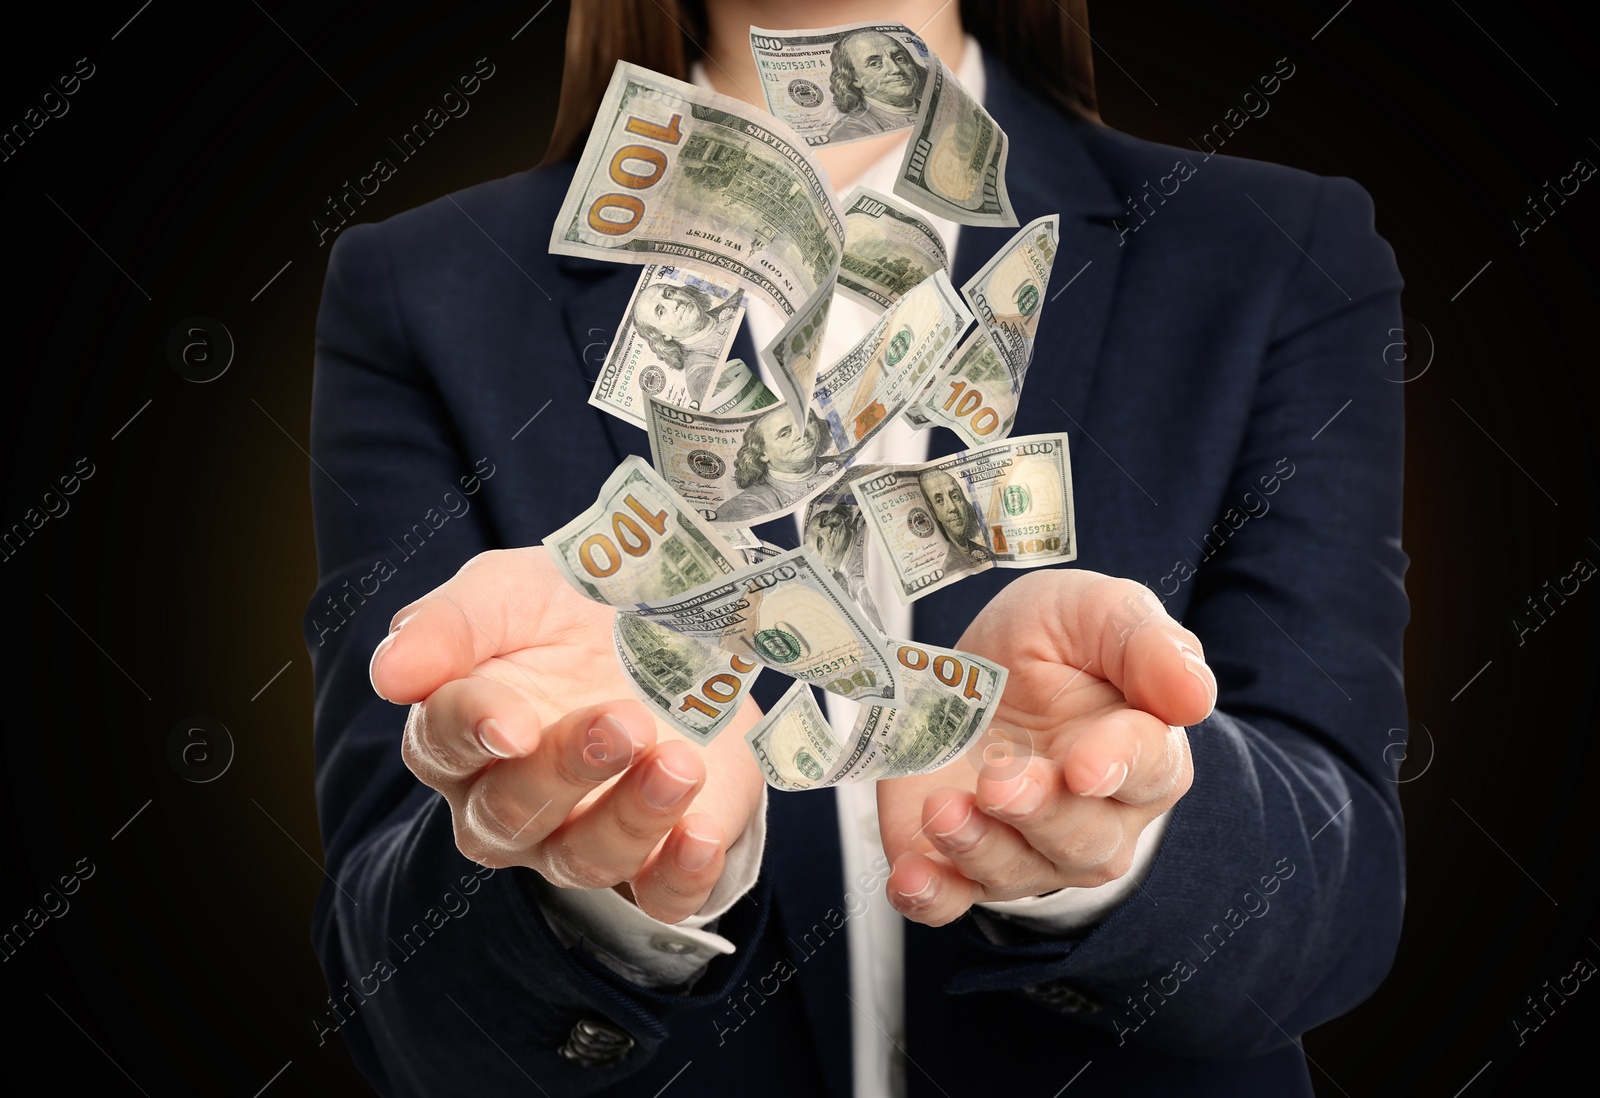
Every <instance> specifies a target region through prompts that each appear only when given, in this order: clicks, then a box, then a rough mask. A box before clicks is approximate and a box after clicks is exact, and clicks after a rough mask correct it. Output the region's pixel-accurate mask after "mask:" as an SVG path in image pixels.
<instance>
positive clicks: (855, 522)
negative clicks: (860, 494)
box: [801, 465, 883, 632]
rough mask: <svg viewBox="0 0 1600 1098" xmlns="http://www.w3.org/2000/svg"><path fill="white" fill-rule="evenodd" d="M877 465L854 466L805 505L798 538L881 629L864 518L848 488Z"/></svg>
mask: <svg viewBox="0 0 1600 1098" xmlns="http://www.w3.org/2000/svg"><path fill="white" fill-rule="evenodd" d="M879 468H880V466H877V465H857V466H854V467H852V468H851V469H850V470H849V471H848V472H847V473H846V474H845V475H844V476H843V477H841V478H840V479H839V481H838V482H837V483H835V484H832V485H830V486H828V488H826V489H825V490H824V491H823V492H822V493H821V494H820V495H818V496H817V497H816V498H815V499H813V500H812V501H811V502H810V503H809V504H807V505H806V518H805V523H804V525H803V527H802V536H801V541H802V542H803V543H804V544H805V545H806V546H807V547H808V548H810V549H812V550H814V551H815V552H816V556H817V561H818V563H820V564H821V565H822V566H823V567H824V568H826V569H828V573H829V574H830V575H831V576H833V579H834V582H836V583H837V584H838V585H839V586H840V587H842V588H844V590H845V591H846V593H848V594H849V596H850V597H851V598H853V599H855V600H856V605H857V606H859V607H861V609H862V610H863V611H864V612H865V613H866V615H867V617H868V618H869V619H870V620H871V622H872V624H873V625H874V626H876V627H877V629H878V630H879V631H880V632H881V631H882V630H883V619H882V617H880V616H879V614H878V607H877V604H876V603H875V602H874V601H873V599H872V588H871V585H870V584H869V583H868V580H867V572H868V569H869V568H870V564H869V560H870V558H871V557H872V554H871V553H869V552H868V551H867V540H868V538H867V517H866V515H864V514H862V513H861V502H860V501H859V500H858V499H856V496H855V493H854V492H852V491H851V490H850V485H851V483H852V482H854V481H856V480H859V479H860V478H862V477H864V476H871V475H872V474H873V473H875V472H877V470H878V469H879Z"/></svg>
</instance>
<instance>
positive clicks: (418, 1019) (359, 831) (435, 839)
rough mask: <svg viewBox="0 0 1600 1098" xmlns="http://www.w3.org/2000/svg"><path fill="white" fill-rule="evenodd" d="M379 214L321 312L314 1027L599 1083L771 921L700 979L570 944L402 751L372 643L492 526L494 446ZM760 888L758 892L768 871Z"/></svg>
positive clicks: (424, 1053) (380, 1061)
mask: <svg viewBox="0 0 1600 1098" xmlns="http://www.w3.org/2000/svg"><path fill="white" fill-rule="evenodd" d="M386 228H387V227H386V226H383V225H356V226H352V227H350V228H348V229H346V230H345V231H344V232H343V233H342V234H341V235H340V237H339V239H338V242H337V243H336V245H335V246H334V248H333V253H332V255H331V257H330V259H329V266H328V273H327V277H326V281H325V284H324V289H323V298H322V305H321V312H320V315H319V317H318V321H317V339H316V370H315V380H314V385H313V397H312V430H311V456H312V459H313V462H314V467H313V470H312V474H311V481H312V502H313V510H314V517H315V528H316V540H317V559H318V573H319V575H318V584H317V590H316V593H315V595H314V596H313V597H312V600H311V604H310V606H309V608H308V610H307V612H306V616H305V636H306V644H307V647H308V648H309V650H310V653H311V657H312V664H313V671H314V679H315V738H316V798H317V808H318V814H319V819H320V825H321V832H322V841H323V849H324V852H325V858H326V878H327V879H326V881H325V882H324V884H323V886H322V889H321V892H320V893H319V895H318V898H317V903H316V908H315V913H314V916H313V940H314V945H315V947H316V950H317V954H318V956H319V958H320V960H321V963H322V966H323V970H324V972H325V974H326V976H327V979H328V984H329V988H330V992H331V995H330V999H329V1001H328V1003H327V1006H326V1009H325V1010H324V1011H323V1012H322V1015H321V1017H319V1018H317V1019H314V1020H313V1023H312V1024H313V1026H314V1027H315V1030H316V1036H317V1039H318V1042H319V1044H320V1043H323V1042H326V1041H327V1040H329V1039H332V1038H333V1037H334V1036H335V1035H338V1036H339V1037H342V1038H343V1039H344V1040H345V1043H346V1045H347V1047H348V1048H349V1050H350V1052H351V1054H352V1056H353V1057H354V1058H355V1060H356V1062H357V1064H358V1065H359V1066H360V1067H361V1069H362V1070H363V1072H364V1073H365V1074H366V1075H367V1077H368V1078H369V1079H370V1080H371V1081H372V1082H373V1083H374V1085H375V1086H377V1087H378V1089H379V1090H380V1091H381V1092H382V1093H385V1094H396V1095H445V1094H458V1093H461V1090H462V1087H463V1086H464V1085H466V1083H464V1081H467V1082H469V1083H470V1089H471V1091H472V1092H473V1093H474V1094H480V1095H498V1094H507V1095H509V1094H513V1093H514V1094H519V1095H520V1094H525V1093H527V1092H528V1090H529V1086H528V1080H529V1079H530V1078H536V1079H537V1080H538V1081H539V1086H540V1087H541V1088H542V1089H543V1091H544V1093H546V1094H548V1095H550V1096H551V1098H556V1096H561V1095H578V1094H587V1093H592V1092H594V1091H596V1090H599V1089H602V1088H603V1087H606V1086H610V1085H612V1084H614V1083H616V1082H617V1081H618V1080H619V1079H621V1078H624V1077H626V1076H627V1075H629V1074H631V1073H633V1072H634V1071H637V1070H638V1069H639V1068H641V1067H642V1066H644V1065H645V1064H646V1063H648V1062H649V1061H650V1059H651V1058H652V1057H653V1056H654V1055H655V1052H656V1050H657V1049H658V1048H659V1046H660V1045H661V1043H662V1042H663V1040H664V1039H665V1038H666V1036H667V1033H668V1026H669V1025H670V1023H671V1019H672V1018H673V1017H674V1016H675V1015H677V1014H679V1013H680V1012H683V1011H695V1010H698V1011H702V1012H704V1011H709V1008H710V1007H711V1005H713V1004H718V1003H720V1002H721V1001H722V1000H723V999H724V998H725V997H726V996H727V995H728V994H730V993H731V991H732V990H733V988H734V987H736V986H737V985H738V982H739V981H740V980H741V979H743V978H744V975H745V973H744V966H745V965H746V964H747V963H748V955H749V954H750V953H751V952H752V951H753V950H752V949H750V948H746V947H747V946H749V945H750V944H751V943H752V941H753V940H754V939H755V938H756V937H757V936H758V935H759V933H760V931H761V924H760V923H759V922H754V923H740V922H739V920H734V919H724V920H723V924H722V926H721V927H719V931H720V933H721V934H722V935H723V936H725V937H727V938H728V939H729V940H730V941H732V942H733V943H734V945H735V947H736V952H735V954H734V955H733V956H728V957H718V958H716V959H715V960H714V961H713V962H712V964H711V966H710V967H709V969H708V970H707V973H706V974H705V975H704V976H703V977H702V978H701V979H700V980H699V981H698V982H697V983H695V984H694V986H693V989H692V990H693V994H685V993H677V994H674V993H672V992H670V991H661V990H653V989H650V988H645V987H641V986H639V985H637V984H633V983H631V982H629V981H627V980H625V979H623V978H621V977H620V976H618V975H616V974H615V973H612V972H611V971H609V970H608V969H607V968H605V966H603V965H601V964H599V963H598V962H596V961H595V960H593V959H592V958H590V957H588V956H585V955H583V954H581V953H580V952H579V951H576V950H570V951H569V950H567V949H565V948H563V946H562V944H561V942H560V941H559V940H558V939H557V937H556V935H555V934H554V932H553V931H552V930H551V928H550V926H549V925H548V924H547V922H546V920H545V919H544V918H543V916H542V915H541V913H540V910H539V908H538V906H537V903H536V900H535V897H534V894H533V891H532V888H531V882H532V878H533V874H532V871H531V870H525V869H520V868H519V869H504V870H500V871H494V870H490V869H487V868H485V867H482V866H478V865H476V864H475V863H473V862H470V861H468V860H467V859H466V858H464V857H463V856H462V855H461V854H460V853H459V852H458V851H457V849H456V846H455V841H454V836H453V832H452V828H451V819H450V811H449V807H448V806H447V805H446V803H445V802H444V800H443V798H442V797H440V796H439V795H438V794H436V793H435V792H434V791H432V790H431V789H429V788H427V787H425V786H423V785H421V784H420V783H419V782H417V780H416V779H415V778H414V777H413V776H412V774H411V773H410V772H409V771H408V770H407V769H406V768H405V766H404V764H403V762H402V761H401V756H400V737H401V731H402V728H403V726H404V723H405V718H406V710H405V709H404V708H402V707H400V706H396V705H391V704H390V703H388V702H386V701H384V700H382V699H381V698H379V697H377V696H376V695H375V694H374V693H373V690H372V686H371V682H370V679H369V678H368V674H367V665H368V660H369V658H370V656H371V653H372V650H373V648H374V647H375V646H376V645H377V643H378V641H379V640H381V639H382V638H383V636H384V635H385V634H386V633H387V631H388V624H389V620H390V618H391V616H392V615H393V614H394V612H395V611H396V610H398V609H400V608H401V607H402V606H405V605H406V604H407V603H409V602H411V601H413V600H415V599H417V598H418V597H420V596H422V595H423V594H425V593H427V592H428V591H429V590H431V589H432V588H434V587H436V586H437V585H438V584H440V583H441V582H443V581H444V580H446V579H448V578H449V577H450V576H451V575H452V574H453V573H454V572H455V571H456V569H457V568H459V567H460V566H461V565H462V564H463V563H465V562H466V561H467V560H468V559H470V558H471V557H472V556H474V555H475V554H477V553H479V552H482V551H484V550H487V549H492V548H498V547H499V546H498V545H497V544H496V538H495V535H494V531H493V529H492V523H491V522H490V521H489V520H488V508H487V507H486V506H485V505H484V504H483V500H484V499H486V498H488V497H489V496H490V494H492V493H493V492H494V490H495V484H494V473H495V471H496V470H495V467H494V465H493V463H492V462H491V461H489V460H488V459H487V458H482V457H480V456H478V455H474V454H470V453H465V452H462V447H461V445H460V443H459V442H458V440H457V437H456V434H455V432H454V430H453V427H452V423H451V420H450V417H449V415H448V413H447V411H446V410H445V409H446V405H445V401H444V400H443V399H442V397H441V394H440V393H439V392H438V390H437V386H436V385H435V383H434V382H433V380H432V378H431V377H430V375H429V373H428V371H427V369H426V365H425V363H423V362H421V361H419V359H418V357H417V356H416V355H415V354H414V352H413V349H412V347H411V345H410V344H409V342H408V339H407V330H406V326H405V322H404V319H403V318H404V317H405V316H407V315H411V314H410V312H409V311H408V306H407V303H405V302H402V301H399V300H397V295H396V291H395V289H394V284H395V282H394V279H393V277H392V274H393V269H392V268H391V266H390V256H389V255H388V238H387V237H386V235H385V231H386ZM751 897H752V899H753V900H754V904H753V905H750V906H751V910H756V911H760V912H765V911H766V909H767V907H768V906H769V905H768V903H767V901H768V899H769V886H768V885H767V884H766V883H765V882H762V883H758V884H757V886H756V888H755V889H754V890H753V892H752V893H751ZM741 906H743V905H741ZM761 918H762V919H764V915H762V916H761ZM585 1020H586V1021H599V1022H602V1023H605V1024H607V1025H610V1026H612V1027H613V1028H615V1029H616V1030H620V1031H621V1032H622V1033H625V1034H627V1036H628V1037H629V1038H631V1040H632V1046H631V1049H630V1051H629V1052H628V1054H627V1055H626V1056H624V1057H621V1058H620V1059H618V1060H617V1062H616V1063H615V1064H613V1065H611V1066H599V1067H595V1066H585V1065H584V1064H582V1063H579V1062H575V1061H573V1060H569V1059H567V1058H564V1057H563V1056H561V1055H560V1053H559V1050H560V1048H561V1047H562V1046H563V1045H564V1044H565V1043H566V1042H567V1041H568V1038H569V1036H570V1035H571V1034H572V1032H573V1029H574V1027H575V1026H576V1025H577V1023H578V1022H579V1021H585ZM702 1024H703V1023H702Z"/></svg>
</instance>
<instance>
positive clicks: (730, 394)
mask: <svg viewBox="0 0 1600 1098" xmlns="http://www.w3.org/2000/svg"><path fill="white" fill-rule="evenodd" d="M668 403H669V404H672V403H677V402H676V401H671V400H669V401H668ZM776 403H778V398H777V396H776V394H774V393H773V391H772V390H771V389H769V388H767V386H766V384H765V383H764V382H763V381H762V380H761V378H760V376H759V375H757V374H756V372H755V371H754V370H752V369H750V367H748V366H746V365H745V364H744V360H743V359H741V358H730V359H729V360H728V361H727V363H726V364H725V365H724V367H723V370H722V373H721V375H720V376H719V377H718V378H717V383H716V385H715V386H713V387H712V390H711V397H710V399H708V400H706V401H704V402H703V404H702V405H701V406H702V407H703V408H704V409H705V411H708V412H710V413H711V414H713V415H718V416H726V415H733V414H734V413H736V412H754V411H756V410H757V409H760V408H768V407H771V406H772V405H774V404H776ZM678 406H679V407H680V408H682V407H686V405H683V404H679V405H678ZM639 426H641V427H643V426H644V422H643V420H642V419H641V421H640V423H639Z"/></svg>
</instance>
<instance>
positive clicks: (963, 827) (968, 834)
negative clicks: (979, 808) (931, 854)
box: [933, 804, 983, 850]
mask: <svg viewBox="0 0 1600 1098" xmlns="http://www.w3.org/2000/svg"><path fill="white" fill-rule="evenodd" d="M933 837H934V838H935V839H938V840H939V841H940V843H941V844H943V845H944V846H947V847H949V848H950V849H952V850H968V849H970V848H972V847H974V846H977V845H978V840H979V839H981V838H983V821H982V820H980V819H978V814H977V813H976V812H974V811H973V810H972V806H971V805H970V804H969V805H968V806H967V814H966V815H965V816H963V817H962V818H961V822H960V823H958V824H956V825H955V827H953V828H951V829H950V830H949V831H935V832H934V833H933Z"/></svg>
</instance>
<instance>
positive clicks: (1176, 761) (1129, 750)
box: [1055, 709, 1193, 811]
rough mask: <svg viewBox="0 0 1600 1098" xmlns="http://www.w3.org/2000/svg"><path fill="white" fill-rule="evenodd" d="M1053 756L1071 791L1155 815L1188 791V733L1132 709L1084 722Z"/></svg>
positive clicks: (1190, 770) (1191, 773)
mask: <svg viewBox="0 0 1600 1098" xmlns="http://www.w3.org/2000/svg"><path fill="white" fill-rule="evenodd" d="M1055 754H1056V758H1057V761H1058V762H1059V763H1060V765H1061V774H1062V778H1063V780H1064V781H1065V783H1066V786H1067V788H1068V789H1069V790H1070V791H1071V792H1073V793H1075V794H1077V795H1079V796H1080V797H1089V798H1096V797H1113V798H1115V799H1116V800H1118V801H1120V802H1122V803H1123V804H1130V805H1143V806H1158V807H1157V811H1159V810H1160V809H1164V808H1166V807H1168V806H1169V805H1171V804H1172V803H1173V802H1174V801H1176V800H1177V799H1178V798H1179V797H1181V796H1182V795H1183V794H1184V793H1186V792H1188V789H1189V783H1190V781H1191V780H1192V778H1193V767H1192V763H1191V761H1190V755H1189V737H1188V734H1187V733H1186V732H1184V731H1183V730H1182V729H1181V728H1175V726H1172V725H1167V724H1163V723H1162V722H1161V721H1160V720H1158V719H1156V718H1155V717H1153V716H1151V715H1150V714H1149V713H1145V712H1142V711H1140V710H1137V709H1116V710H1113V711H1111V712H1109V713H1106V714H1103V715H1101V716H1099V717H1096V718H1094V719H1092V720H1090V721H1088V722H1086V723H1085V724H1084V725H1083V726H1082V727H1081V728H1080V729H1078V730H1077V731H1076V734H1075V735H1073V736H1072V737H1071V738H1070V739H1068V740H1066V741H1065V746H1064V747H1061V748H1056V749H1055Z"/></svg>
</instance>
